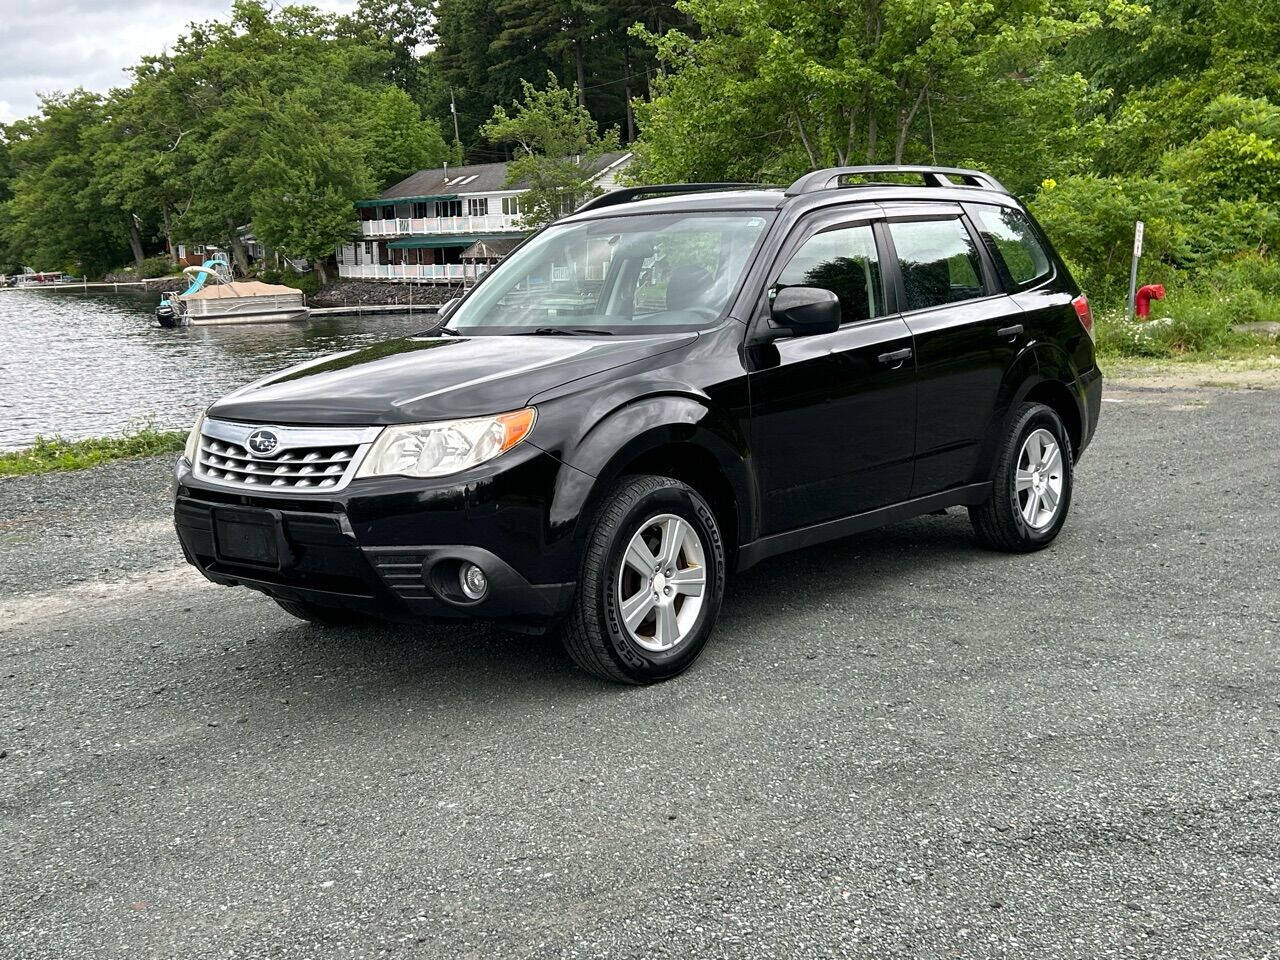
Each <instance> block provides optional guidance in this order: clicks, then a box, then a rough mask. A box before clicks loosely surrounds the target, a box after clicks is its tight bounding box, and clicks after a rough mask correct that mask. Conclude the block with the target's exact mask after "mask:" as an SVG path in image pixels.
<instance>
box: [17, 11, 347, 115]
mask: <svg viewBox="0 0 1280 960" xmlns="http://www.w3.org/2000/svg"><path fill="white" fill-rule="evenodd" d="M313 5H314V6H317V7H320V8H322V9H326V10H335V11H339V12H350V11H351V10H352V9H354V7H355V0H313ZM230 10H231V0H98V2H93V0H0V122H5V123H7V122H10V121H12V120H15V119H17V118H18V117H22V116H26V115H28V114H31V113H33V112H35V110H36V109H37V108H38V107H39V95H40V94H42V93H55V92H59V91H68V90H73V89H75V88H76V87H84V88H85V89H87V90H94V91H97V92H101V93H105V92H106V91H107V90H110V89H111V88H112V87H119V86H124V85H125V84H127V83H128V82H129V76H128V74H127V73H125V72H124V71H125V68H126V67H129V66H131V65H133V64H134V63H137V61H138V59H139V58H141V57H143V56H145V55H147V54H155V53H160V52H161V51H162V50H164V49H165V48H166V47H167V46H169V45H170V44H172V43H173V41H174V40H175V39H177V37H178V35H179V34H181V33H183V32H185V30H186V27H187V24H189V23H191V22H192V21H193V20H201V21H203V20H211V19H215V18H224V17H226V16H227V15H228V14H229V12H230Z"/></svg>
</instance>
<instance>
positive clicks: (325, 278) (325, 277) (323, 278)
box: [315, 260, 329, 287]
mask: <svg viewBox="0 0 1280 960" xmlns="http://www.w3.org/2000/svg"><path fill="white" fill-rule="evenodd" d="M315 268H316V276H317V277H319V278H320V286H322V287H323V286H326V285H327V284H328V283H329V274H328V273H326V272H325V269H324V261H323V260H317V261H316V262H315Z"/></svg>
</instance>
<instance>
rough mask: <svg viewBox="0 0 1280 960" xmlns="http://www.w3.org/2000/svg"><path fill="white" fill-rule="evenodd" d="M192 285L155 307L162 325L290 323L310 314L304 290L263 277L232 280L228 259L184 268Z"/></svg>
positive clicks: (158, 320)
mask: <svg viewBox="0 0 1280 960" xmlns="http://www.w3.org/2000/svg"><path fill="white" fill-rule="evenodd" d="M182 272H183V273H184V274H185V275H186V276H187V277H188V278H189V279H190V280H191V285H190V286H189V287H187V289H186V290H184V291H183V292H182V293H167V294H164V296H163V297H162V299H161V300H160V304H159V306H157V307H156V310H155V318H156V322H157V323H159V324H160V326H162V327H181V326H188V325H191V326H203V325H206V324H217V323H286V322H290V321H295V320H306V319H307V317H308V315H309V314H310V308H309V307H308V306H307V301H306V297H305V296H303V293H302V291H301V290H295V289H294V288H293V287H286V286H283V285H281V284H275V283H262V282H261V281H259V280H232V279H231V268H230V266H229V265H228V264H227V261H226V260H223V259H213V260H207V261H205V263H204V265H203V266H200V267H187V268H186V269H185V270H183V271H182Z"/></svg>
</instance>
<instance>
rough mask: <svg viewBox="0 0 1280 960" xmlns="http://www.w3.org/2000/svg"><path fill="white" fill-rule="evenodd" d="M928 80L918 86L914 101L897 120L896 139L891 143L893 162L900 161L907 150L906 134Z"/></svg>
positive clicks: (921, 99)
mask: <svg viewBox="0 0 1280 960" xmlns="http://www.w3.org/2000/svg"><path fill="white" fill-rule="evenodd" d="M929 82H930V81H929V79H926V80H925V82H924V86H923V87H921V88H920V95H919V96H917V97H916V102H915V103H913V104H912V105H911V109H910V110H908V111H907V112H906V114H904V115H902V116H901V118H900V119H899V120H898V140H897V142H896V143H895V144H894V145H893V162H894V163H902V155H903V154H904V153H906V151H907V136H908V134H910V133H911V124H912V122H913V121H914V120H915V118H916V114H917V113H918V112H919V111H920V104H922V103H924V98H925V96H926V95H927V94H928V93H929Z"/></svg>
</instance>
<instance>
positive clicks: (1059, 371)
mask: <svg viewBox="0 0 1280 960" xmlns="http://www.w3.org/2000/svg"><path fill="white" fill-rule="evenodd" d="M1042 383H1053V384H1056V385H1058V386H1061V387H1063V388H1064V389H1065V390H1066V391H1067V393H1068V394H1069V395H1070V396H1071V399H1072V400H1073V401H1074V403H1075V406H1076V416H1077V418H1078V421H1077V422H1078V425H1079V426H1080V427H1081V429H1084V427H1085V425H1086V424H1087V423H1088V413H1087V411H1086V408H1085V399H1084V397H1083V396H1082V395H1081V394H1080V388H1079V381H1078V378H1077V375H1076V368H1075V365H1074V364H1073V363H1072V362H1071V358H1070V357H1069V356H1068V355H1067V353H1066V352H1065V351H1064V350H1062V348H1060V347H1058V346H1057V345H1056V344H1054V343H1049V342H1046V341H1039V342H1037V343H1033V344H1030V345H1028V347H1027V348H1026V349H1025V350H1024V351H1023V352H1022V353H1021V354H1019V355H1018V358H1017V360H1015V361H1014V363H1013V364H1012V365H1011V366H1010V368H1009V370H1008V371H1007V372H1006V374H1005V378H1004V382H1003V383H1002V384H1001V385H1000V394H999V397H1000V400H999V402H998V403H997V410H998V411H999V413H998V415H997V416H996V417H995V418H994V420H993V423H992V428H991V432H990V433H989V434H988V436H987V439H986V442H984V443H983V446H982V454H981V456H982V459H981V460H980V461H979V462H980V463H983V464H988V465H989V468H988V469H987V470H986V471H985V473H984V478H987V475H988V474H990V473H991V468H993V467H994V459H995V450H996V448H997V447H998V445H999V443H1000V440H1001V438H1002V437H1003V436H1004V432H1005V430H1006V429H1007V428H1008V425H1009V421H1010V419H1011V418H1012V417H1013V413H1014V411H1015V410H1017V409H1018V407H1019V405H1021V404H1022V402H1023V401H1024V400H1026V398H1027V396H1028V395H1029V394H1030V393H1031V391H1032V390H1034V389H1036V387H1038V386H1040V384H1042ZM1068 428H1070V425H1069V424H1068Z"/></svg>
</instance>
